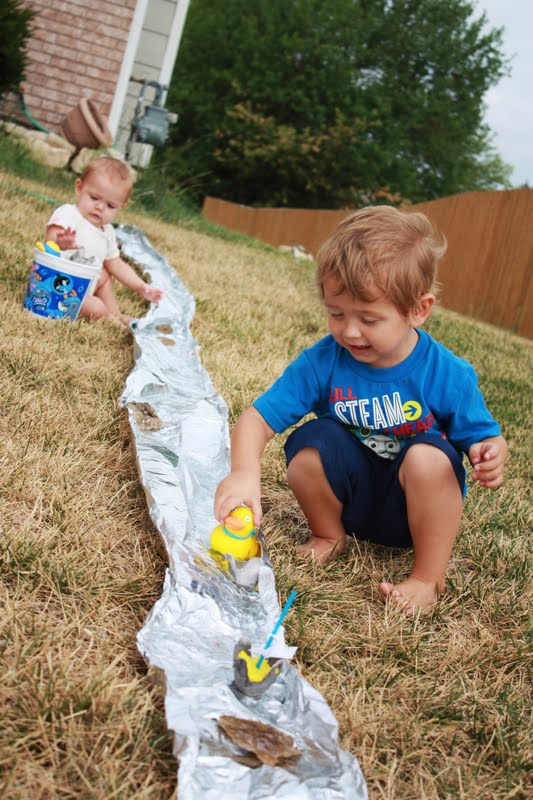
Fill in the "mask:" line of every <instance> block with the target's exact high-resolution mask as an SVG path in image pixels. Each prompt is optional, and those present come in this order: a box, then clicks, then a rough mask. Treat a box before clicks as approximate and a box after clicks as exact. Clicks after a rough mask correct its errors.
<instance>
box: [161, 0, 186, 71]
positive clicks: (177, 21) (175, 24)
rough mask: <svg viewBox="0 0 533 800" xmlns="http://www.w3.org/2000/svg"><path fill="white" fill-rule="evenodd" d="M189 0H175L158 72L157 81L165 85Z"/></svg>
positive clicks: (175, 54)
mask: <svg viewBox="0 0 533 800" xmlns="http://www.w3.org/2000/svg"><path fill="white" fill-rule="evenodd" d="M189 2H190V0H177V4H176V10H175V12H174V19H173V20H172V27H171V28H170V33H169V35H168V41H167V47H166V50H165V57H164V58H163V64H162V65H161V70H160V72H159V83H162V84H164V85H167V86H168V84H169V83H170V79H171V78H172V71H173V69H174V64H175V63H176V58H177V56H178V49H179V46H180V41H181V34H182V33H183V27H184V25H185V19H186V17H187V11H188V10H189Z"/></svg>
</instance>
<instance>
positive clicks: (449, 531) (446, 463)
mask: <svg viewBox="0 0 533 800" xmlns="http://www.w3.org/2000/svg"><path fill="white" fill-rule="evenodd" d="M444 249H445V245H444V243H443V242H442V241H441V240H440V239H439V237H438V236H437V235H436V234H435V231H434V230H433V228H432V226H431V224H430V222H429V220H428V219H427V218H426V217H425V216H424V215H423V214H420V213H416V212H406V211H400V210H398V209H396V208H392V207H387V206H376V207H374V208H365V209H361V210H360V211H357V212H355V213H354V214H352V215H350V216H347V217H346V219H344V220H343V221H342V222H341V224H340V225H339V227H338V229H337V231H336V232H335V233H334V234H333V236H332V237H331V238H330V239H329V240H328V241H327V242H325V244H324V245H323V246H322V248H321V249H320V251H319V253H318V256H317V283H318V287H319V290H320V294H321V297H322V301H323V305H324V309H325V312H326V315H327V320H328V327H329V335H328V336H326V337H324V338H323V339H321V340H320V341H318V342H317V343H316V344H314V345H313V346H312V347H309V348H307V349H305V350H304V351H303V352H302V353H300V355H299V356H298V357H297V358H296V359H295V360H294V361H293V362H292V363H291V364H289V365H288V367H287V368H286V370H285V372H284V373H283V375H281V377H279V378H278V380H277V381H276V382H275V383H274V384H273V385H272V386H271V387H270V388H269V389H267V391H266V392H264V393H263V394H262V395H261V396H260V397H258V398H257V399H256V400H255V401H254V403H253V405H252V406H250V408H248V409H247V410H246V411H245V412H244V413H243V414H242V416H241V417H240V418H239V420H238V421H237V423H236V425H235V428H234V430H233V434H232V439H231V472H230V474H229V475H228V476H227V477H226V478H224V480H223V481H222V482H221V483H220V485H219V486H218V489H217V492H216V495H215V516H216V518H217V519H218V520H220V521H221V520H223V519H224V517H225V516H226V515H227V514H228V513H229V512H230V511H231V509H232V508H234V507H235V506H237V505H241V504H246V505H248V506H249V507H250V508H251V509H252V511H253V514H254V518H255V520H256V523H257V524H260V522H261V516H262V512H261V484H260V481H261V469H260V461H261V456H262V454H263V452H264V450H265V447H266V445H267V443H268V442H269V440H270V439H271V438H272V437H273V436H274V435H275V434H276V433H282V432H283V431H285V430H287V428H290V427H292V426H293V425H296V424H297V423H298V422H299V421H300V420H301V419H302V418H303V417H305V416H306V415H307V414H309V413H314V414H315V416H316V419H311V420H308V421H306V422H304V423H303V424H302V425H300V426H299V427H297V428H296V429H295V430H294V431H293V432H292V433H291V435H290V436H289V437H288V439H287V441H286V444H285V454H286V460H287V479H288V483H289V486H290V487H291V489H292V491H293V493H294V495H295V497H296V499H297V501H298V503H299V504H300V506H301V508H302V510H303V512H304V514H305V516H306V518H307V521H308V524H309V529H310V538H309V540H308V542H307V543H306V544H304V545H301V546H300V548H299V549H300V553H301V554H302V555H304V556H306V557H310V558H314V559H316V560H318V561H319V562H324V561H327V560H329V559H331V558H334V557H336V556H338V555H339V554H340V553H342V551H343V550H345V548H346V546H347V538H348V537H349V536H352V535H353V536H356V537H357V538H360V539H367V540H370V541H371V542H375V543H377V544H381V545H388V546H390V547H410V548H412V549H413V551H414V560H413V567H412V569H411V573H410V575H409V576H408V577H407V578H405V579H404V580H402V581H400V582H398V583H396V584H393V583H389V582H387V581H383V582H382V583H380V584H379V590H380V592H381V594H382V595H383V596H384V597H385V598H387V599H393V600H394V601H396V602H397V603H399V604H400V605H401V606H402V607H403V608H404V609H405V611H406V612H407V613H409V614H412V613H414V612H415V611H416V610H417V609H425V608H429V607H430V606H431V605H433V603H434V602H435V601H436V599H437V597H438V595H439V594H440V592H442V591H443V589H444V580H445V575H446V570H447V567H448V561H449V559H450V555H451V552H452V548H453V545H454V542H455V538H456V536H457V533H458V530H459V525H460V520H461V514H462V508H463V498H464V495H465V491H466V485H465V470H464V467H463V454H466V456H467V458H468V460H469V461H470V464H471V466H472V469H473V478H474V480H476V481H477V482H478V484H479V485H480V486H482V487H485V488H487V489H496V488H497V487H498V486H499V485H500V484H501V483H502V481H503V476H504V464H505V460H506V458H507V444H506V442H505V439H504V438H503V436H502V435H501V431H500V426H499V425H498V423H497V422H496V420H495V419H494V418H493V417H492V415H491V414H490V412H489V411H488V409H487V407H486V405H485V402H484V400H483V396H482V394H481V392H480V390H479V387H478V382H477V376H476V373H475V371H474V369H473V367H472V366H471V365H470V364H468V363H467V362H466V361H465V360H464V359H462V358H460V357H458V356H456V355H455V354H454V353H452V352H450V351H449V350H448V349H446V348H445V347H444V346H443V345H441V344H440V343H439V342H437V341H436V340H435V339H433V338H432V337H431V336H430V335H429V334H428V333H426V332H425V331H423V330H422V329H421V327H422V325H423V324H424V322H425V321H426V319H427V318H428V316H429V314H430V312H431V309H432V306H433V303H434V302H435V291H436V289H435V286H436V273H437V263H438V261H439V259H440V257H441V256H442V254H443V252H444Z"/></svg>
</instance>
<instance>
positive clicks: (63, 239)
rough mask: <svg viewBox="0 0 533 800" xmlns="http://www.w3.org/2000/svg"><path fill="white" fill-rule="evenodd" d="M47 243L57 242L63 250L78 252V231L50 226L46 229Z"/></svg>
mask: <svg viewBox="0 0 533 800" xmlns="http://www.w3.org/2000/svg"><path fill="white" fill-rule="evenodd" d="M45 241H46V242H56V243H57V244H58V245H59V248H60V249H61V250H77V249H78V246H77V244H76V231H74V230H73V229H72V228H62V227H61V226H60V225H49V226H48V227H47V229H46V235H45Z"/></svg>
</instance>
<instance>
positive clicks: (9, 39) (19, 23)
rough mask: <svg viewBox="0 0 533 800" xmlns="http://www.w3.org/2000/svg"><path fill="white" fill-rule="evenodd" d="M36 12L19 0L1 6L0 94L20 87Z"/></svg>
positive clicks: (11, 0) (8, 0)
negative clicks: (27, 43)
mask: <svg viewBox="0 0 533 800" xmlns="http://www.w3.org/2000/svg"><path fill="white" fill-rule="evenodd" d="M34 16H35V12H34V11H32V10H30V9H29V8H25V7H24V6H23V5H22V3H21V2H19V0H3V2H2V5H1V6H0V96H1V95H3V94H5V93H6V92H9V91H15V90H17V89H18V87H19V85H20V83H21V82H22V80H23V78H24V68H25V66H26V50H25V47H26V41H27V40H28V37H29V36H30V23H31V20H32V19H33V17H34Z"/></svg>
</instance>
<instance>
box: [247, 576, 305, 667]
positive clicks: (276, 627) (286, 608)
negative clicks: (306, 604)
mask: <svg viewBox="0 0 533 800" xmlns="http://www.w3.org/2000/svg"><path fill="white" fill-rule="evenodd" d="M297 594H298V592H297V591H296V589H293V590H292V592H291V593H290V595H289V596H288V597H287V602H286V603H285V605H284V606H283V608H282V609H281V614H280V615H279V618H278V621H277V622H276V624H275V625H274V627H273V629H272V633H271V634H270V638H269V640H268V642H267V643H266V645H265V646H264V648H263V649H264V650H268V648H269V647H270V645H271V644H272V642H273V641H274V636H275V635H276V633H277V632H278V630H279V629H280V627H281V623H282V622H283V620H284V619H285V617H286V616H287V613H288V611H289V608H290V607H291V606H292V604H293V603H294V598H295V597H296V595H297ZM264 658H265V657H264V655H263V654H261V655H260V656H259V659H258V661H257V669H259V667H260V666H261V664H262V663H263V661H264Z"/></svg>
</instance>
